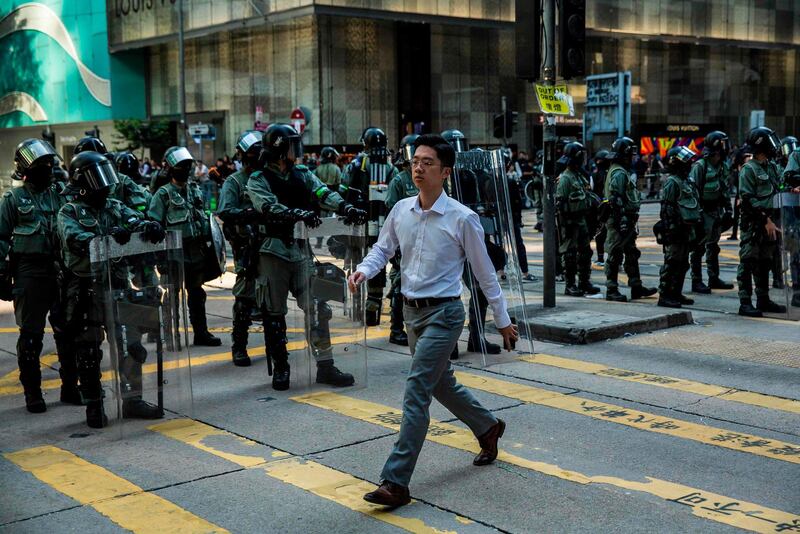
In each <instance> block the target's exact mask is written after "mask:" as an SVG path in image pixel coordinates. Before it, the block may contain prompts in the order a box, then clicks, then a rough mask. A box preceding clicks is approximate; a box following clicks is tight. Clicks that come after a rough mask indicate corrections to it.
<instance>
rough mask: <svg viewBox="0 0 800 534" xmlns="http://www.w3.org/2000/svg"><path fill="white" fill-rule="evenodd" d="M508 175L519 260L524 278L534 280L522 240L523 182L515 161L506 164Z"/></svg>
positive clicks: (529, 280)
mask: <svg viewBox="0 0 800 534" xmlns="http://www.w3.org/2000/svg"><path fill="white" fill-rule="evenodd" d="M506 176H507V178H508V196H509V198H510V200H511V216H512V222H513V224H514V241H515V242H516V244H517V261H518V262H519V268H520V271H522V279H523V280H526V281H528V282H533V281H535V280H536V278H535V277H534V276H533V275H532V274H531V273H529V272H528V252H527V251H526V250H525V242H524V241H523V240H522V208H523V201H522V195H523V193H522V184H521V181H520V178H519V176H518V175H517V174H516V171H515V168H514V162H513V161H509V162H508V164H507V166H506Z"/></svg>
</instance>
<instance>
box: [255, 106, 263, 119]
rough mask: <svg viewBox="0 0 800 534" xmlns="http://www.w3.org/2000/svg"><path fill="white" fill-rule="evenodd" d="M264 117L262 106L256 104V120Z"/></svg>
mask: <svg viewBox="0 0 800 534" xmlns="http://www.w3.org/2000/svg"><path fill="white" fill-rule="evenodd" d="M263 118H264V108H263V107H262V106H256V122H261V120H262V119H263Z"/></svg>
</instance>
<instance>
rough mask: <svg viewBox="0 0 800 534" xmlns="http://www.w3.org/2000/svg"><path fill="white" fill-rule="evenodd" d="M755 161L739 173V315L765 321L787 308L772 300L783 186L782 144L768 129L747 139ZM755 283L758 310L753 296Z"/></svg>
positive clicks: (750, 135) (753, 133)
mask: <svg viewBox="0 0 800 534" xmlns="http://www.w3.org/2000/svg"><path fill="white" fill-rule="evenodd" d="M747 145H748V146H749V147H750V149H751V151H752V153H753V158H752V159H751V160H750V161H748V162H747V163H745V164H744V165H743V166H742V169H741V170H740V171H739V197H740V198H741V212H742V214H741V241H740V242H739V269H738V271H737V276H736V278H737V281H738V283H739V303H740V306H739V315H744V316H747V317H761V315H762V312H770V313H785V312H786V307H785V306H782V305H780V304H777V303H775V302H773V301H772V300H771V299H770V298H769V273H770V270H771V266H772V263H773V259H774V256H775V249H776V247H777V243H778V232H779V231H780V230H779V229H778V227H777V225H776V224H775V222H776V221H775V220H773V217H775V212H774V208H773V197H774V196H775V195H776V193H777V192H778V190H779V189H780V186H781V178H780V176H779V171H778V167H777V165H776V164H775V162H774V161H773V159H774V158H775V157H776V156H777V154H778V147H779V141H778V138H777V136H776V135H775V133H774V132H773V131H772V130H771V129H769V128H765V127H763V126H762V127H758V128H753V129H752V130H750V133H749V134H748V135H747ZM753 282H755V293H756V306H755V307H753V301H752V298H751V295H752V293H753Z"/></svg>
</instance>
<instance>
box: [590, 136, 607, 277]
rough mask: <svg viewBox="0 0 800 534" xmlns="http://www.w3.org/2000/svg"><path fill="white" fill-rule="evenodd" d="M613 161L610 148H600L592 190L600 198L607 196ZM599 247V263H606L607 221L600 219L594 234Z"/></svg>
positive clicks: (595, 158)
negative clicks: (607, 175)
mask: <svg viewBox="0 0 800 534" xmlns="http://www.w3.org/2000/svg"><path fill="white" fill-rule="evenodd" d="M610 164H611V162H610V161H609V159H608V150H606V149H604V148H603V149H600V150H598V151H597V152H595V154H594V173H593V174H592V191H593V192H594V194H595V195H597V197H598V198H600V199H602V198H603V197H604V196H605V184H606V174H607V173H608V167H609V165H610ZM594 240H595V245H596V247H597V265H598V266H601V267H602V266H604V265H605V251H606V249H605V246H606V224H605V221H598V224H597V233H596V235H595V236H594Z"/></svg>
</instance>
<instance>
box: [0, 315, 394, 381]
mask: <svg viewBox="0 0 800 534" xmlns="http://www.w3.org/2000/svg"><path fill="white" fill-rule="evenodd" d="M387 336H388V333H387V331H386V330H384V329H383V328H369V329H367V340H368V341H369V340H371V339H380V338H384V337H387ZM356 341H358V339H356V338H355V337H354V336H333V337H331V344H332V345H339V344H342V343H353V342H356ZM286 348H287V350H289V351H295V350H300V349H304V348H306V342H305V341H290V342H289V343H287V344H286ZM247 350H248V352H249V353H250V355H251V356H258V355H261V354H264V350H265V347H264V345H261V346H258V347H248V348H247ZM230 359H231V353H230V351H228V352H217V353H214V354H204V355H202V356H192V357H191V360H192V367H200V366H202V365H208V364H210V363H216V362H224V361H229V360H230ZM188 364H189V362H188V360H187V359H185V358H184V359H182V360H180V361H166V362H164V370H165V371H172V370H176V369H182V368H184V367H186V366H187V365H188ZM156 371H157V366H156V364H155V363H146V364H144V365H143V366H142V372H143V373H144V374H152V373H155V372H156ZM112 379H113V375H112V373H111V372H110V371H106V372H104V373H103V376H102V380H103V381H111V380H112ZM59 387H61V379H60V378H50V379H47V380H42V389H43V390H50V389H56V388H59ZM22 392H23V390H22V385H21V384H20V383H19V370H16V369H15V370H13V371H10V372H9V373H7V374H6V375H5V376H2V377H0V397H4V396H6V395H18V394H20V393H22Z"/></svg>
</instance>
